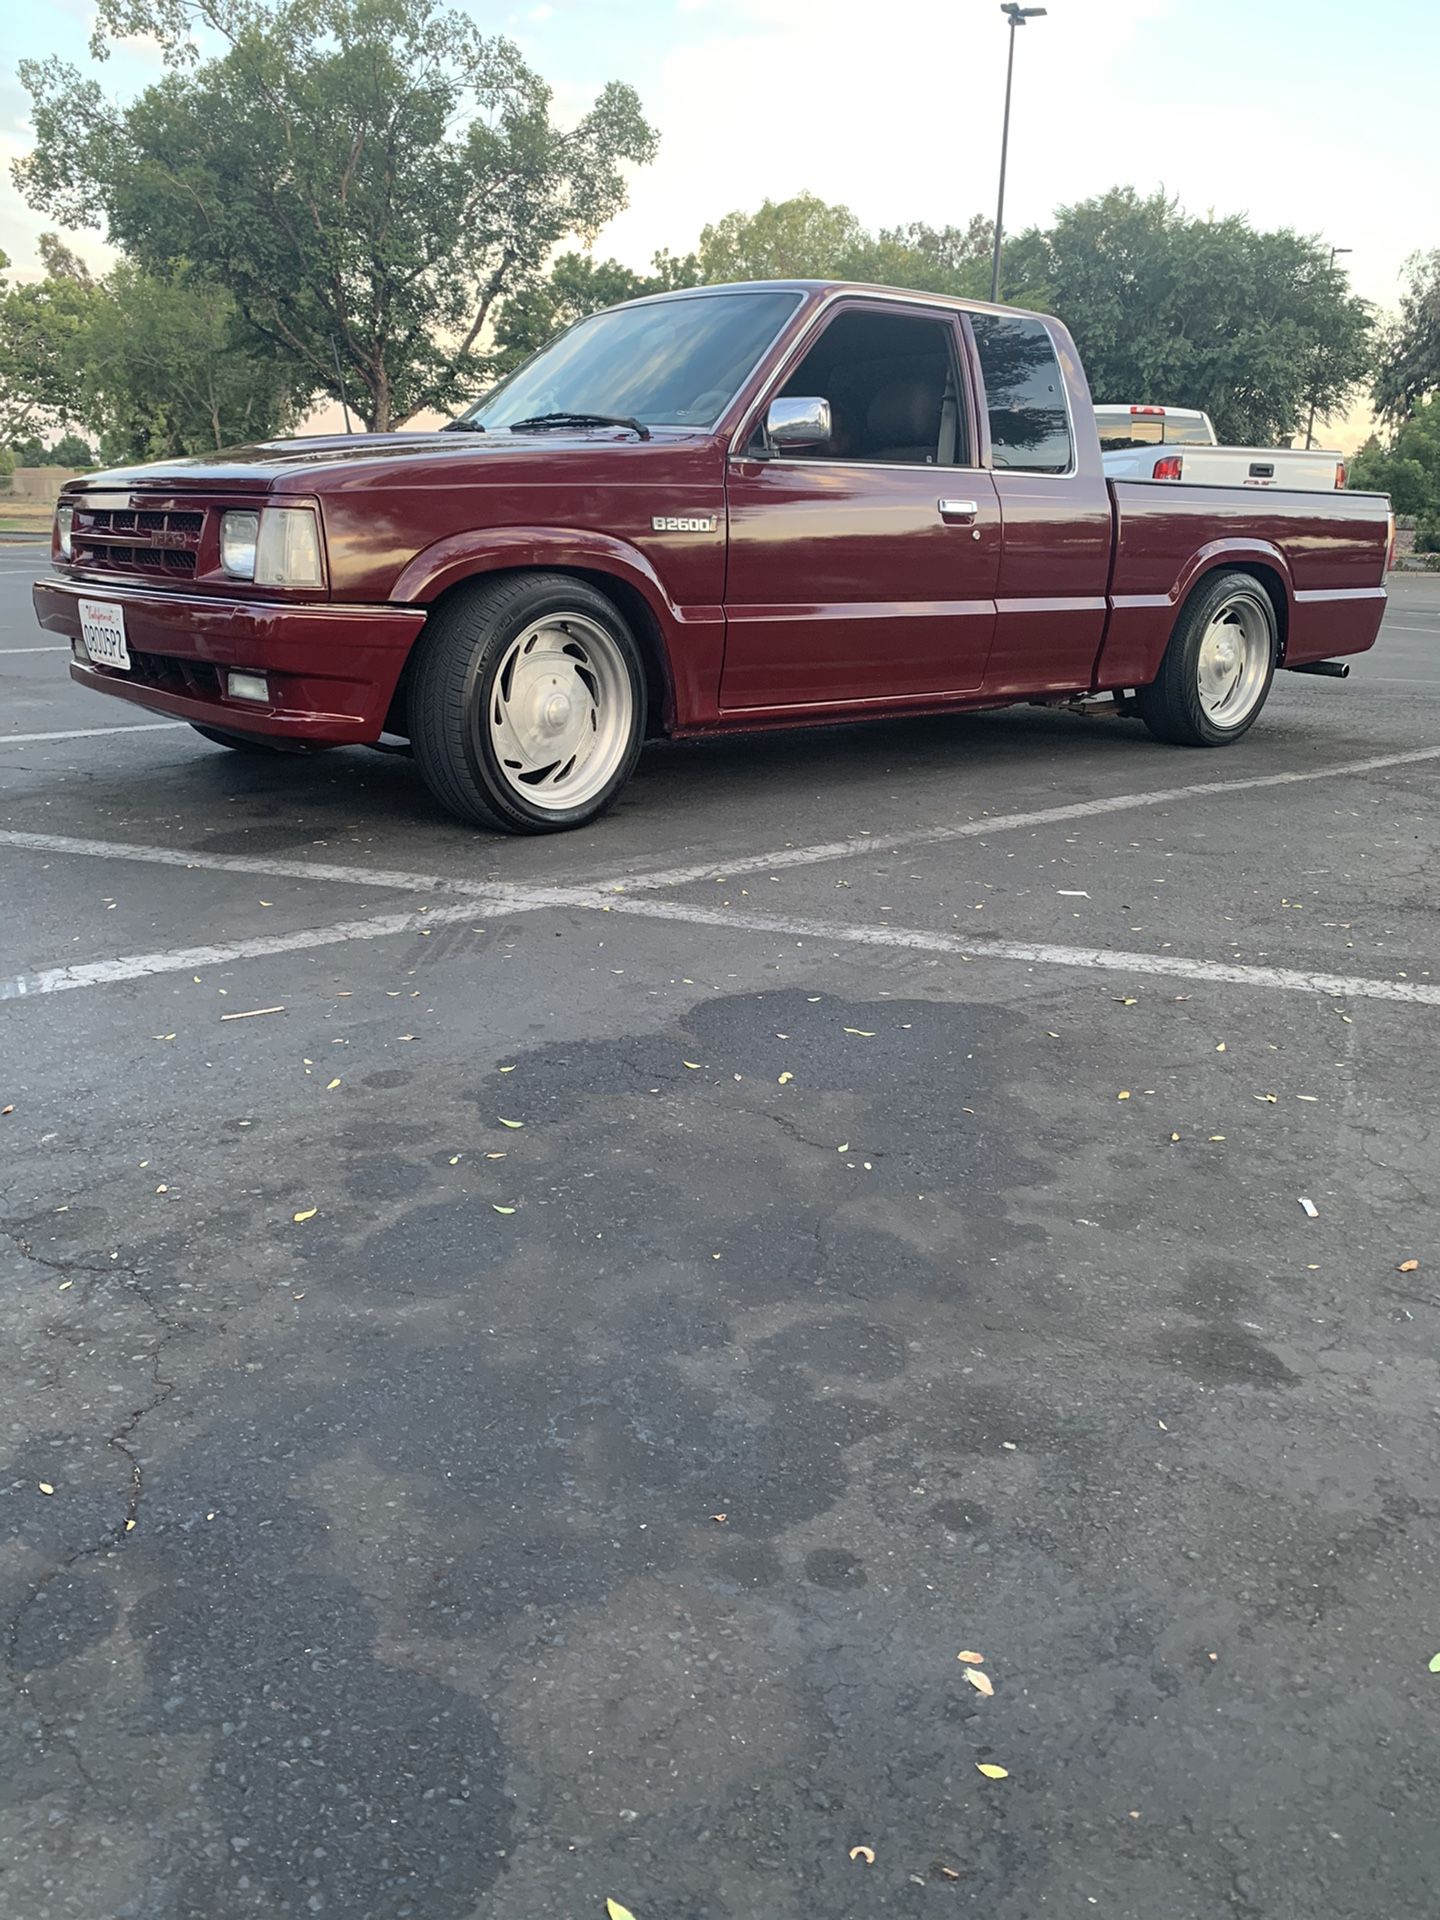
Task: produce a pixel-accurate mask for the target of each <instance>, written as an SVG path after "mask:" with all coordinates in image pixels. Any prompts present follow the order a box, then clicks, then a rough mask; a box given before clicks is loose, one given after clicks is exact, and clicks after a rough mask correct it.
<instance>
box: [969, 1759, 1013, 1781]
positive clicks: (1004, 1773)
mask: <svg viewBox="0 0 1440 1920" xmlns="http://www.w3.org/2000/svg"><path fill="white" fill-rule="evenodd" d="M975 1771H976V1772H977V1773H983V1774H984V1776H985V1778H986V1779H987V1780H1008V1779H1009V1778H1010V1770H1009V1768H1008V1767H997V1766H995V1765H993V1764H992V1762H990V1761H989V1760H977V1761H976V1762H975Z"/></svg>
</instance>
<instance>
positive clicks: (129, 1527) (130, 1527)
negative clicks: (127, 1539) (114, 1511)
mask: <svg viewBox="0 0 1440 1920" xmlns="http://www.w3.org/2000/svg"><path fill="white" fill-rule="evenodd" d="M125 1531H126V1532H127V1533H133V1532H134V1531H135V1522H134V1521H133V1520H127V1521H126V1522H125Z"/></svg>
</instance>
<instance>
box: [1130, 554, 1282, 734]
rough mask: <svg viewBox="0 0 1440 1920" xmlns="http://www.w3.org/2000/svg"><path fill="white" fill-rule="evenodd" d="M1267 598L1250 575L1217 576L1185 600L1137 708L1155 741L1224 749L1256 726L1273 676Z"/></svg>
mask: <svg viewBox="0 0 1440 1920" xmlns="http://www.w3.org/2000/svg"><path fill="white" fill-rule="evenodd" d="M1277 644H1278V633H1277V629H1276V623H1275V608H1274V606H1273V605H1272V604H1271V600H1270V596H1269V594H1268V593H1266V591H1265V589H1264V588H1263V587H1262V586H1261V585H1260V583H1259V581H1258V580H1256V579H1254V578H1253V577H1252V576H1251V575H1250V574H1248V573H1219V574H1215V575H1214V576H1212V578H1211V579H1209V580H1207V581H1205V582H1204V583H1203V584H1202V585H1201V586H1199V587H1197V588H1196V590H1195V592H1194V593H1193V594H1192V595H1191V596H1190V598H1189V600H1187V601H1186V603H1185V606H1184V607H1183V609H1182V610H1181V613H1180V617H1179V619H1178V620H1177V621H1176V622H1175V631H1174V632H1173V633H1172V634H1171V636H1170V644H1169V646H1168V647H1167V648H1166V649H1165V658H1164V659H1163V660H1162V661H1161V663H1160V672H1159V674H1158V675H1157V677H1156V679H1155V682H1154V684H1153V685H1152V686H1148V687H1139V688H1137V689H1136V693H1135V706H1136V710H1137V711H1138V713H1139V715H1140V718H1141V719H1142V720H1143V721H1144V722H1145V725H1146V726H1147V727H1148V728H1149V729H1150V731H1151V733H1152V734H1154V736H1155V738H1156V739H1157V740H1166V741H1169V742H1171V743H1172V744H1174V745H1176V746H1182V747H1223V746H1228V744H1229V743H1230V741H1232V740H1238V739H1239V738H1240V736H1241V734H1243V733H1245V732H1247V731H1248V729H1249V728H1250V727H1251V726H1253V725H1254V722H1255V719H1256V716H1257V715H1258V714H1259V712H1260V709H1261V708H1262V707H1263V706H1264V704H1265V701H1266V697H1267V696H1268V694H1269V692H1270V685H1271V682H1272V681H1273V680H1274V678H1275V659H1276V653H1277Z"/></svg>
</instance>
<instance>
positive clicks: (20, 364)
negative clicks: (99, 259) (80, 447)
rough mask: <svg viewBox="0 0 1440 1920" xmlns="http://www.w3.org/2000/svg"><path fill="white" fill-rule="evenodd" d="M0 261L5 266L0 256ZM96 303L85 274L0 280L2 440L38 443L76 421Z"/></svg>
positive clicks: (0, 278) (0, 435) (93, 292)
mask: <svg viewBox="0 0 1440 1920" xmlns="http://www.w3.org/2000/svg"><path fill="white" fill-rule="evenodd" d="M52 237H53V236H51V235H46V236H44V238H45V239H46V240H49V239H51V238H52ZM42 244H43V243H42ZM61 251H62V252H63V251H65V250H64V249H62V250H61ZM73 258H74V256H73V255H68V254H67V259H70V260H73ZM0 262H3V263H4V265H7V266H8V264H9V262H8V261H6V260H5V258H4V255H3V254H0ZM99 299H100V295H99V292H98V290H97V289H96V287H95V286H94V284H93V283H92V282H91V280H90V279H89V276H88V275H85V274H83V273H82V274H80V275H76V274H74V273H71V272H69V271H62V272H61V273H59V274H55V273H49V274H47V275H46V277H45V278H44V279H43V280H32V281H27V282H23V283H22V284H20V285H19V286H8V285H6V284H5V281H4V279H3V277H0V437H3V438H4V439H5V440H7V441H10V442H11V443H15V442H19V441H22V440H26V439H28V438H30V437H32V436H33V437H35V440H36V444H37V445H40V444H42V443H41V440H40V436H41V435H42V434H43V433H46V432H51V431H54V430H55V429H57V428H59V427H61V426H63V425H64V424H65V423H66V422H68V421H71V420H75V419H78V418H79V417H80V416H79V413H78V410H77V407H78V400H79V396H80V394H81V392H82V389H83V385H84V361H85V343H86V340H87V338H88V331H89V327H90V323H91V321H92V320H93V318H94V315H95V310H96V306H97V304H98V302H99Z"/></svg>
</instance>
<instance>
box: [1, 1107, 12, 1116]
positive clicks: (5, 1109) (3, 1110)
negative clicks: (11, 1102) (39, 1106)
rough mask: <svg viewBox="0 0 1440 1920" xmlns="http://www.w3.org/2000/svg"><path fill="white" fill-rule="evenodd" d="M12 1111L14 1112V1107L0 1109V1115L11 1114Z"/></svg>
mask: <svg viewBox="0 0 1440 1920" xmlns="http://www.w3.org/2000/svg"><path fill="white" fill-rule="evenodd" d="M14 1111H15V1109H14V1107H13V1106H9V1107H0V1114H3V1113H13V1112H14Z"/></svg>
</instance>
